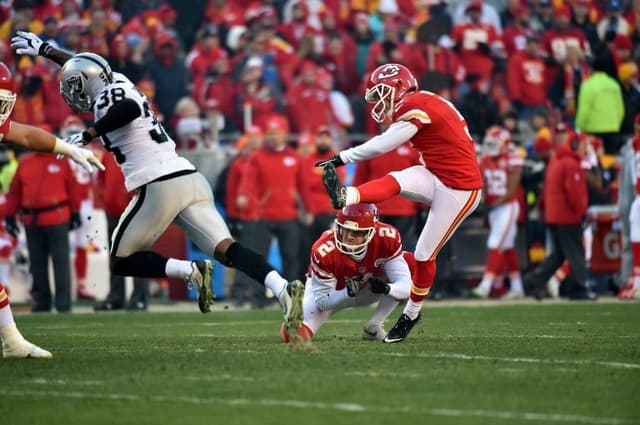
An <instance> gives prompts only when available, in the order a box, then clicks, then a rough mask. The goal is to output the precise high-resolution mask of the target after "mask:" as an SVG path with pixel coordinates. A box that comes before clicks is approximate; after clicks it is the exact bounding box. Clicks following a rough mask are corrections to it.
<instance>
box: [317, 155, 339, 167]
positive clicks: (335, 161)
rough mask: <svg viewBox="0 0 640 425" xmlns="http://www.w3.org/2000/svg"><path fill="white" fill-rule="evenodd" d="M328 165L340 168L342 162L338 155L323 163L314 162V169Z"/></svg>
mask: <svg viewBox="0 0 640 425" xmlns="http://www.w3.org/2000/svg"><path fill="white" fill-rule="evenodd" d="M328 164H333V165H335V166H336V167H340V166H342V165H344V161H343V160H342V158H340V155H333V156H332V157H331V158H329V159H325V160H323V161H318V162H316V164H315V166H316V167H324V166H325V165H328Z"/></svg>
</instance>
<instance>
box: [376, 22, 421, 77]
mask: <svg viewBox="0 0 640 425" xmlns="http://www.w3.org/2000/svg"><path fill="white" fill-rule="evenodd" d="M400 34H401V33H400V28H399V27H398V24H397V23H396V22H395V21H394V20H393V19H391V18H387V19H385V21H384V33H383V38H382V40H381V41H379V42H376V43H374V44H373V45H372V46H371V48H370V49H369V57H368V59H367V67H366V70H367V72H371V71H373V70H374V69H376V68H377V67H378V66H380V65H384V64H386V63H399V64H402V65H405V66H407V67H408V68H409V69H411V71H412V72H413V73H414V74H415V75H422V74H423V73H424V72H425V71H426V70H427V64H426V63H425V59H424V57H423V56H422V55H416V54H415V52H414V48H413V47H412V46H411V45H409V44H407V43H404V42H403V41H402V40H401V38H400Z"/></svg>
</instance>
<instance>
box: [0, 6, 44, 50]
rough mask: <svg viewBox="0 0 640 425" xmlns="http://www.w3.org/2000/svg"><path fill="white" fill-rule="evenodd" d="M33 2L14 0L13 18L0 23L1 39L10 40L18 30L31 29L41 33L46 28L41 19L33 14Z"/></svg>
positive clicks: (35, 32)
mask: <svg viewBox="0 0 640 425" xmlns="http://www.w3.org/2000/svg"><path fill="white" fill-rule="evenodd" d="M32 6H33V4H32V2H31V1H30V0H18V1H16V2H14V4H13V8H14V13H13V16H12V17H11V19H7V20H6V21H4V22H3V23H2V24H1V25H0V39H2V40H8V39H9V38H10V36H11V35H12V34H15V32H16V31H19V30H21V31H30V32H32V33H34V34H40V33H42V31H43V30H44V25H43V24H42V22H41V21H39V20H38V19H37V18H35V17H34V16H33V9H32Z"/></svg>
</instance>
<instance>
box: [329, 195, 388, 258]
mask: <svg viewBox="0 0 640 425" xmlns="http://www.w3.org/2000/svg"><path fill="white" fill-rule="evenodd" d="M377 222H378V207H376V206H375V205H374V204H357V205H347V206H346V207H344V208H342V209H341V210H340V212H338V216H337V217H336V226H337V229H336V232H335V233H334V239H335V242H336V246H337V247H338V250H339V251H340V252H342V253H343V254H348V255H351V256H355V257H359V256H361V257H364V254H365V253H366V252H367V245H368V244H369V242H371V240H372V239H373V236H374V235H375V232H376V223H377ZM345 230H350V231H355V232H363V233H364V236H365V238H364V241H363V242H362V243H358V244H350V243H347V242H345V241H343V240H342V239H343V237H344V235H343V232H344V231H345Z"/></svg>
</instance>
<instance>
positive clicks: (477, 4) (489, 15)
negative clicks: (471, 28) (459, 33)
mask: <svg viewBox="0 0 640 425" xmlns="http://www.w3.org/2000/svg"><path fill="white" fill-rule="evenodd" d="M469 9H474V10H477V11H478V22H479V23H482V24H486V25H488V26H491V27H493V28H494V29H495V31H496V33H497V34H501V33H502V22H501V21H500V15H498V12H497V11H496V8H495V7H493V6H492V5H491V4H489V3H487V2H484V1H482V0H469V1H467V2H460V3H458V6H457V7H456V9H455V11H454V12H453V23H454V24H455V25H460V24H463V23H466V22H473V18H472V16H471V15H470V14H469Z"/></svg>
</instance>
